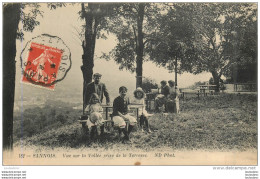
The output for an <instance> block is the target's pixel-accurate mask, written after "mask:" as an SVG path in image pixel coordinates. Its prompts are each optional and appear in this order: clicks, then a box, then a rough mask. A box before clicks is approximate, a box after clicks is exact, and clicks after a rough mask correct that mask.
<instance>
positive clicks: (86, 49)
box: [81, 3, 98, 104]
mask: <svg viewBox="0 0 260 179" xmlns="http://www.w3.org/2000/svg"><path fill="white" fill-rule="evenodd" d="M81 8H82V13H83V17H84V18H85V22H86V29H85V40H84V41H83V43H82V48H83V55H82V63H83V65H82V66H81V70H82V73H83V79H84V82H83V104H85V101H84V99H85V98H84V94H85V90H86V86H87V84H88V83H90V82H91V81H92V75H93V68H94V52H95V44H96V31H97V26H98V22H97V19H96V18H95V17H94V15H93V13H92V11H91V10H89V11H88V12H86V11H85V7H84V3H82V4H81ZM88 8H89V9H93V3H88Z"/></svg>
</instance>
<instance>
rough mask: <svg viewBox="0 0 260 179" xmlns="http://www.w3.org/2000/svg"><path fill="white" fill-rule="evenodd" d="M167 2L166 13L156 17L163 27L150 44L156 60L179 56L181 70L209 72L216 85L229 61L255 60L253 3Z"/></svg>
mask: <svg viewBox="0 0 260 179" xmlns="http://www.w3.org/2000/svg"><path fill="white" fill-rule="evenodd" d="M169 6H170V8H169V11H168V13H167V14H165V15H162V16H161V17H160V19H159V20H158V21H157V22H158V23H159V25H160V26H161V27H165V28H163V29H162V31H163V35H161V36H160V35H158V36H157V37H156V39H157V42H156V45H154V46H155V47H154V48H152V50H154V54H155V55H153V56H151V58H152V59H154V60H155V62H156V63H157V64H160V65H162V66H166V65H168V66H171V64H172V60H171V58H172V57H179V58H180V62H179V63H180V70H183V71H188V72H192V73H194V74H198V73H201V72H203V71H207V72H210V73H211V74H212V77H213V79H214V84H216V85H217V86H219V80H220V78H221V76H222V75H227V74H228V73H229V71H230V69H231V66H232V65H237V64H240V65H242V64H244V63H248V62H249V61H255V60H256V40H252V38H255V37H256V4H253V3H251V4H250V3H185V4H172V5H169ZM247 32H249V33H247ZM249 34H250V35H249ZM248 47H249V48H248ZM167 56H168V58H167ZM170 57H171V58H170ZM217 89H218V88H217Z"/></svg>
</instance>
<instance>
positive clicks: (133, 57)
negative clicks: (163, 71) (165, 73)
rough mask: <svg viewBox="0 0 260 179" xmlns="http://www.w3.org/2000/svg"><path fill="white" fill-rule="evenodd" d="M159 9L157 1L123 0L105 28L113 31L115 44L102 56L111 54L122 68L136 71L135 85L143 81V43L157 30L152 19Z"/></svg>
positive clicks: (144, 56)
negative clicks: (133, 0) (126, 1)
mask: <svg viewBox="0 0 260 179" xmlns="http://www.w3.org/2000/svg"><path fill="white" fill-rule="evenodd" d="M159 13H160V8H159V7H158V4H156V3H123V4H121V6H120V8H118V9H117V14H118V15H117V16H115V17H114V18H112V19H110V23H109V26H108V29H107V30H108V31H109V32H112V33H114V34H115V35H116V37H117V45H116V47H115V48H114V49H113V50H112V51H111V52H110V53H109V54H108V55H104V56H103V57H105V58H107V59H111V58H113V59H114V60H115V61H116V63H117V64H119V65H120V66H119V69H121V70H122V69H126V70H129V71H130V72H132V73H133V72H136V77H137V82H136V86H137V87H138V86H141V85H142V75H143V67H142V66H143V61H144V60H146V59H147V57H148V56H147V53H148V51H146V49H147V48H146V47H147V44H148V42H149V41H150V39H151V35H152V33H154V31H156V29H155V28H154V23H153V22H154V20H155V16H156V15H158V14H159Z"/></svg>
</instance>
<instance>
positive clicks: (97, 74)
mask: <svg viewBox="0 0 260 179" xmlns="http://www.w3.org/2000/svg"><path fill="white" fill-rule="evenodd" d="M95 76H96V77H101V76H102V75H101V74H100V73H95V74H94V75H93V77H95Z"/></svg>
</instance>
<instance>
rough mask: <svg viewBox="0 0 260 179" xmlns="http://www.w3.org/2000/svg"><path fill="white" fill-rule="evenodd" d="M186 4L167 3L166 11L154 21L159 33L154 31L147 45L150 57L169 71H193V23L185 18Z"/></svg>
mask: <svg viewBox="0 0 260 179" xmlns="http://www.w3.org/2000/svg"><path fill="white" fill-rule="evenodd" d="M184 8H185V4H178V5H175V6H174V8H173V5H172V4H167V5H166V8H165V9H164V10H165V12H167V13H163V14H160V15H158V16H157V17H156V20H155V21H154V25H155V27H156V28H157V29H158V33H152V34H151V36H150V38H151V39H150V41H149V43H148V45H147V51H148V52H149V57H150V59H151V60H152V61H153V62H155V63H156V64H157V65H158V66H162V67H165V68H167V69H168V70H169V72H173V71H174V72H175V82H176V85H177V73H182V72H183V71H189V72H192V69H191V68H190V64H191V63H192V60H194V58H196V56H195V55H196V54H195V53H194V52H195V51H194V46H193V45H192V41H193V40H194V38H193V34H194V33H193V29H192V25H191V24H190V23H189V22H188V21H185V20H184V15H183V9H184Z"/></svg>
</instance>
